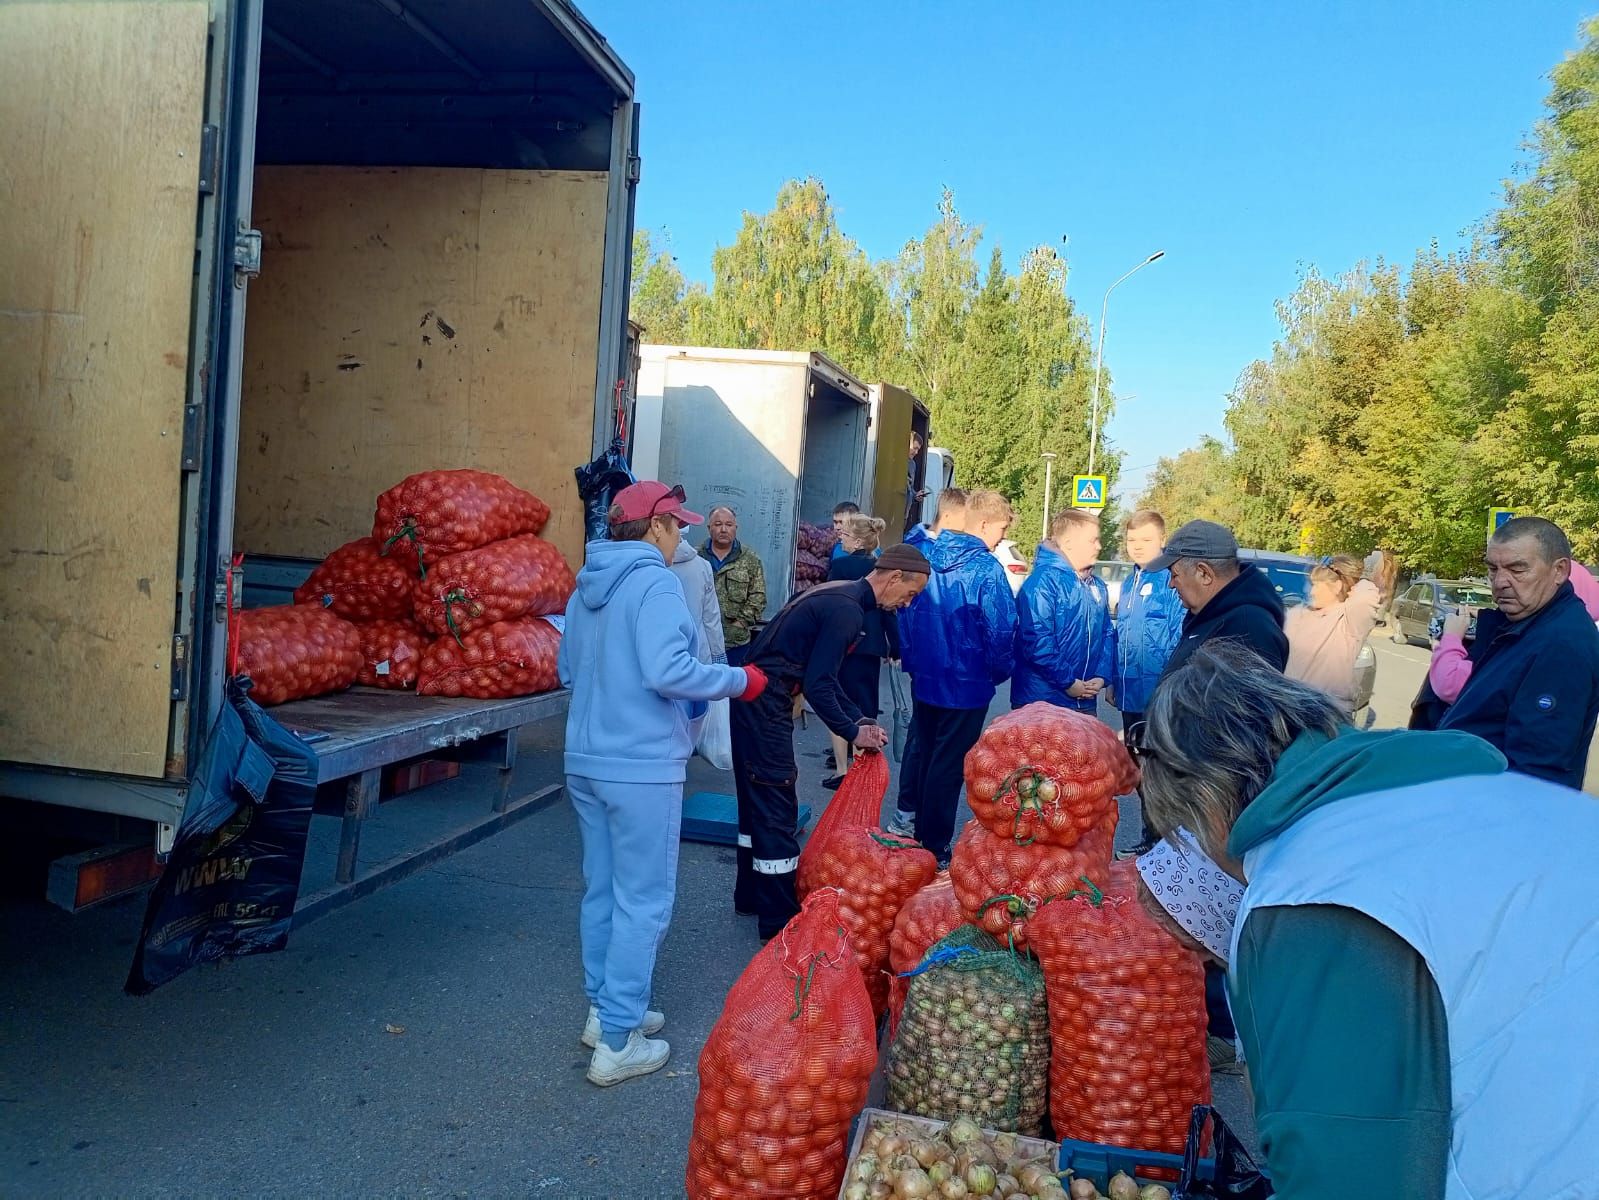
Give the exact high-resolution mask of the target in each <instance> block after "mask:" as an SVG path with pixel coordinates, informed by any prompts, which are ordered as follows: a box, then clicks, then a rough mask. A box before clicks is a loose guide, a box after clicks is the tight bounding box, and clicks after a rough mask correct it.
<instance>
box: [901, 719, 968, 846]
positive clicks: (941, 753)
mask: <svg viewBox="0 0 1599 1200" xmlns="http://www.w3.org/2000/svg"><path fill="white" fill-rule="evenodd" d="M987 716H988V709H986V708H940V707H939V706H938V705H936V704H928V703H926V702H924V701H921V700H917V701H915V702H914V706H913V708H912V710H911V734H910V741H911V743H913V744H914V746H915V751H914V760H913V761H909V762H908V764H907V768H906V769H907V771H911V770H914V771H915V773H916V779H915V790H914V791H913V792H912V797H913V798H914V800H915V803H916V808H915V810H914V811H915V813H916V840H917V841H919V842H921V844H922V845H924V846H926V847H927V848H928V849H929V850H931V851H932V852H933V854H934V855H935V856H936V857H937V858H938V861H939V862H940V863H943V862H945V861H946V860H947V859H948V858H949V843H950V840H951V839H952V838H953V837H954V836H955V810H956V809H957V808H958V807H959V806H960V798H961V786H962V784H963V783H964V782H965V778H966V771H965V768H966V752H967V751H968V750H970V749H971V748H972V747H973V746H975V745H977V739H978V738H979V737H980V736H982V732H983V718H985V717H987ZM905 757H906V759H907V760H912V757H913V756H912V752H911V751H909V750H907V752H906V755H905Z"/></svg>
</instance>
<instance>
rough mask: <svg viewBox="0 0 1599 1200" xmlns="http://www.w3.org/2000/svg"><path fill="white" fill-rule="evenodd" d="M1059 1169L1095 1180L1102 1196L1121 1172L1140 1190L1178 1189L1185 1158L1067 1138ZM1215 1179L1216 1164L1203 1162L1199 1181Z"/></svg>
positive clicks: (1208, 1159) (1204, 1159)
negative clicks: (1148, 1187) (1150, 1186)
mask: <svg viewBox="0 0 1599 1200" xmlns="http://www.w3.org/2000/svg"><path fill="white" fill-rule="evenodd" d="M1059 1169H1060V1170H1062V1171H1067V1170H1069V1171H1071V1173H1072V1176H1073V1177H1074V1178H1078V1179H1092V1180H1093V1181H1094V1186H1095V1187H1097V1188H1098V1189H1099V1190H1100V1191H1101V1192H1103V1191H1104V1190H1105V1189H1106V1188H1107V1187H1109V1186H1110V1180H1111V1176H1113V1175H1115V1174H1116V1173H1117V1172H1118V1171H1121V1172H1125V1173H1126V1174H1128V1175H1131V1176H1132V1177H1133V1179H1135V1180H1136V1181H1137V1182H1138V1183H1139V1185H1140V1186H1142V1185H1143V1184H1146V1183H1158V1184H1160V1185H1161V1186H1162V1187H1166V1188H1173V1189H1175V1188H1176V1186H1177V1178H1178V1176H1179V1175H1180V1174H1181V1172H1182V1169H1183V1156H1182V1155H1181V1154H1163V1153H1162V1152H1160V1151H1158V1150H1127V1149H1124V1148H1123V1147H1121V1146H1106V1145H1102V1144H1101V1143H1099V1142H1079V1141H1077V1140H1076V1139H1075V1138H1066V1139H1064V1140H1063V1141H1062V1142H1061V1144H1060V1161H1059ZM1215 1177H1216V1160H1215V1159H1211V1158H1202V1159H1200V1160H1199V1178H1200V1179H1202V1180H1209V1179H1214V1178H1215Z"/></svg>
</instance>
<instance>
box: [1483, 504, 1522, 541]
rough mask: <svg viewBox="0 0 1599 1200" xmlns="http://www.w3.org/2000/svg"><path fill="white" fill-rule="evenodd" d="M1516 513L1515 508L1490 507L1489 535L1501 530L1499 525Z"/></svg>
mask: <svg viewBox="0 0 1599 1200" xmlns="http://www.w3.org/2000/svg"><path fill="white" fill-rule="evenodd" d="M1515 515H1516V510H1515V509H1513V508H1490V509H1489V510H1488V536H1489V537H1492V536H1493V535H1494V534H1495V533H1497V532H1498V531H1499V527H1500V526H1501V525H1503V524H1504V523H1505V522H1506V521H1508V520H1510V519H1511V518H1512V517H1514V516H1515Z"/></svg>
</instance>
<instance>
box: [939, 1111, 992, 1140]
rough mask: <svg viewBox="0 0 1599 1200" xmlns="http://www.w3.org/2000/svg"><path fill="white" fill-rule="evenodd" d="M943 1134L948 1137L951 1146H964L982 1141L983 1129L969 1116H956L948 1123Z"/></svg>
mask: <svg viewBox="0 0 1599 1200" xmlns="http://www.w3.org/2000/svg"><path fill="white" fill-rule="evenodd" d="M944 1136H945V1137H947V1138H949V1144H950V1145H951V1146H966V1145H970V1144H971V1143H972V1142H980V1141H982V1140H983V1130H982V1127H981V1126H979V1125H978V1124H977V1122H976V1121H974V1120H972V1119H971V1118H970V1117H956V1118H955V1119H954V1120H953V1121H951V1122H950V1123H949V1128H948V1129H946V1130H944Z"/></svg>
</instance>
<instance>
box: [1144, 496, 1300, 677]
mask: <svg viewBox="0 0 1599 1200" xmlns="http://www.w3.org/2000/svg"><path fill="white" fill-rule="evenodd" d="M1144 570H1146V571H1166V570H1169V571H1170V572H1171V582H1172V586H1173V587H1174V588H1176V589H1177V595H1178V596H1179V597H1180V598H1181V599H1182V602H1183V607H1184V608H1186V609H1188V616H1187V617H1186V618H1184V620H1183V636H1182V638H1181V639H1180V640H1179V641H1178V643H1177V647H1176V649H1174V650H1173V651H1172V654H1171V657H1170V658H1169V659H1167V660H1166V669H1165V670H1164V671H1162V672H1161V678H1162V679H1165V678H1166V677H1167V676H1169V675H1170V674H1171V673H1172V672H1173V671H1176V670H1177V669H1178V668H1179V667H1181V666H1182V665H1183V664H1184V663H1185V662H1187V661H1188V659H1189V658H1190V657H1191V656H1192V655H1193V653H1194V651H1195V650H1197V649H1199V648H1200V647H1201V646H1203V645H1204V644H1205V643H1206V642H1210V641H1215V640H1217V639H1220V638H1230V639H1232V640H1233V641H1237V642H1242V643H1243V644H1244V645H1246V646H1248V647H1249V648H1250V649H1251V650H1253V651H1254V652H1255V653H1256V654H1258V655H1260V657H1262V658H1263V659H1265V660H1266V661H1267V662H1268V663H1270V664H1271V665H1272V666H1273V667H1275V668H1276V669H1277V670H1279V671H1281V670H1282V669H1283V668H1284V667H1285V666H1287V665H1288V637H1287V635H1286V634H1285V633H1283V602H1282V600H1281V599H1280V598H1279V597H1278V595H1277V589H1276V588H1274V587H1272V585H1271V581H1270V580H1268V579H1267V578H1266V577H1265V576H1264V575H1263V574H1261V573H1260V572H1259V571H1257V570H1255V568H1254V567H1249V566H1245V565H1243V564H1241V563H1240V562H1239V561H1238V539H1237V538H1235V537H1233V531H1232V530H1230V529H1228V528H1227V527H1226V526H1224V525H1218V524H1216V523H1215V522H1214V521H1190V522H1188V524H1186V525H1184V526H1183V527H1182V528H1181V529H1179V530H1178V531H1177V532H1176V533H1174V534H1172V535H1171V538H1170V539H1169V540H1168V541H1167V542H1166V545H1165V546H1164V547H1162V549H1161V554H1160V557H1159V558H1157V559H1156V560H1155V561H1154V562H1152V563H1150V564H1149V565H1148V566H1147V567H1145V568H1144Z"/></svg>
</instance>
